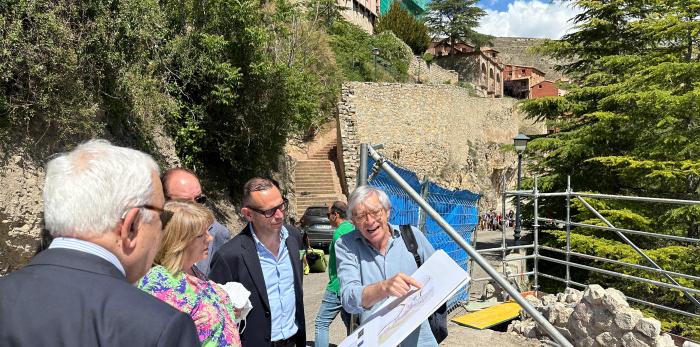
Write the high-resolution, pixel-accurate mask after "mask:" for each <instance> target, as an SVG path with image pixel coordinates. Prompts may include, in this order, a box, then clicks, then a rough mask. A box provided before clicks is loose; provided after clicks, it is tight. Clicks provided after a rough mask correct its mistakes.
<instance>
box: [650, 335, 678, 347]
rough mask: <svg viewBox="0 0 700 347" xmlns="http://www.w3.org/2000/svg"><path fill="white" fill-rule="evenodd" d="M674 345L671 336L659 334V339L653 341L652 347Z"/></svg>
mask: <svg viewBox="0 0 700 347" xmlns="http://www.w3.org/2000/svg"><path fill="white" fill-rule="evenodd" d="M675 346H676V344H675V343H674V342H673V339H672V338H671V335H669V334H661V335H660V336H659V337H657V338H656V339H654V343H653V347H675Z"/></svg>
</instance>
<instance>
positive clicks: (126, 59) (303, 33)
mask: <svg viewBox="0 0 700 347" xmlns="http://www.w3.org/2000/svg"><path fill="white" fill-rule="evenodd" d="M324 11H325V10H324ZM326 12H328V11H325V12H324V14H323V16H316V17H315V18H316V19H313V20H309V19H308V18H309V17H312V16H309V15H308V13H305V12H304V11H303V9H302V8H300V7H299V5H294V4H290V3H289V2H287V1H285V0H273V1H265V2H262V1H258V0H252V1H244V2H237V1H226V0H212V1H206V2H201V1H195V0H187V1H173V0H164V1H155V0H124V1H119V2H99V1H98V2H90V1H88V2H80V1H79V2H62V1H58V2H56V1H47V0H42V1H27V0H17V1H12V2H11V4H10V3H7V2H4V3H2V4H0V21H1V22H2V23H3V35H0V47H3V48H2V49H0V136H1V137H2V140H4V141H2V143H5V144H7V143H12V141H8V139H9V138H20V139H24V138H27V137H29V138H30V139H33V141H32V142H41V141H43V142H44V143H50V144H51V146H48V149H47V150H46V152H55V151H59V150H63V149H64V148H65V147H70V146H72V145H74V144H76V143H78V142H81V141H83V140H85V139H88V138H91V137H97V136H99V137H107V138H110V139H112V140H113V141H115V142H117V143H120V144H122V145H129V146H132V147H137V148H140V149H144V150H149V149H151V148H153V146H152V144H151V142H152V141H153V140H152V137H153V136H152V135H151V134H152V128H153V127H154V126H155V125H158V126H160V125H161V124H163V123H165V124H166V125H167V130H168V131H169V132H170V133H171V134H172V135H173V137H174V138H175V145H176V148H177V151H178V154H179V156H180V158H181V159H182V161H183V163H184V164H185V165H188V166H190V167H193V168H195V169H201V168H208V169H213V168H216V170H218V171H220V172H221V173H222V175H221V176H219V178H221V179H222V180H224V181H225V182H226V184H227V185H231V186H235V185H238V184H239V183H241V181H244V180H246V179H247V178H248V177H250V176H252V175H264V174H267V173H268V171H269V170H270V169H272V168H274V166H275V163H276V162H277V159H278V155H279V154H280V153H281V152H282V147H283V145H284V143H285V142H286V140H287V138H288V137H290V136H296V135H303V134H305V133H306V132H307V131H309V130H312V129H313V128H315V127H317V126H318V125H319V124H320V123H321V122H323V120H325V119H328V118H329V117H330V116H331V114H332V112H333V110H334V108H335V103H336V99H337V97H338V94H339V90H340V79H341V73H340V71H339V70H338V68H337V65H336V63H335V58H334V54H333V52H332V51H331V49H330V46H329V43H328V42H329V40H328V36H327V34H325V32H324V31H323V30H322V25H323V24H324V23H321V22H322V21H326V19H329V18H331V17H332V16H333V14H332V13H326ZM329 16H330V17H329ZM37 43H41V44H37Z"/></svg>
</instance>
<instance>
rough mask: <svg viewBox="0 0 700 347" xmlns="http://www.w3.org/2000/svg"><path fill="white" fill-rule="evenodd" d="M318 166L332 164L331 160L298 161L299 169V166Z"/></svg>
mask: <svg viewBox="0 0 700 347" xmlns="http://www.w3.org/2000/svg"><path fill="white" fill-rule="evenodd" d="M317 164H326V165H328V164H330V160H327V159H304V160H298V161H297V167H298V166H304V165H317Z"/></svg>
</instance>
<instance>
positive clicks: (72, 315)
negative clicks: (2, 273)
mask: <svg viewBox="0 0 700 347" xmlns="http://www.w3.org/2000/svg"><path fill="white" fill-rule="evenodd" d="M43 197H44V220H45V227H46V229H47V230H48V231H49V232H50V233H51V235H52V236H53V237H54V240H53V242H52V243H51V245H50V246H49V248H48V249H47V250H45V251H42V252H41V253H39V254H38V255H37V256H35V257H34V259H33V260H32V261H31V262H30V263H29V264H28V265H27V266H25V267H24V268H22V269H20V270H18V271H15V272H13V273H11V274H9V275H8V276H6V277H3V278H0V322H2V324H0V344H2V345H4V346H56V345H60V346H199V339H198V338H197V332H196V330H195V326H194V323H193V322H192V319H191V318H190V317H189V316H188V315H187V314H185V313H182V312H180V311H178V310H176V309H174V308H172V307H171V306H170V305H168V304H166V303H164V302H162V301H160V300H158V299H156V298H154V297H152V296H151V295H148V294H147V293H145V292H143V291H141V290H139V289H137V288H136V287H135V286H133V283H135V282H136V281H137V280H138V279H139V278H140V277H141V276H143V275H144V274H145V273H146V272H147V271H148V269H149V268H150V267H151V265H152V263H153V258H154V257H155V255H156V253H157V252H158V248H159V246H160V241H161V236H162V235H161V233H162V225H163V223H166V222H167V219H168V218H169V215H168V214H167V213H166V212H165V211H164V210H163V203H164V198H163V189H162V187H161V184H160V180H159V178H158V165H156V163H155V162H154V161H153V159H151V157H150V156H148V155H146V154H144V153H141V152H139V151H136V150H133V149H128V148H123V147H117V146H113V145H111V144H110V143H109V142H107V141H102V140H94V141H89V142H87V143H84V144H81V145H79V146H77V147H76V148H75V149H74V150H73V151H71V152H68V153H63V154H60V155H59V156H57V157H56V158H54V159H52V160H51V161H50V162H49V163H48V165H47V166H46V181H45V183H44V196H43Z"/></svg>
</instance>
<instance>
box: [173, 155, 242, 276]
mask: <svg viewBox="0 0 700 347" xmlns="http://www.w3.org/2000/svg"><path fill="white" fill-rule="evenodd" d="M161 180H162V182H163V190H164V192H165V198H166V199H168V200H189V201H194V202H196V203H198V204H202V205H204V203H206V201H207V197H206V195H204V194H202V185H201V184H200V183H199V179H198V178H197V175H195V174H194V172H192V171H190V170H187V169H185V168H181V167H177V168H173V169H170V170H168V171H166V172H165V173H164V174H163V176H162V178H161ZM209 234H210V235H211V237H212V238H213V239H214V240H213V241H212V242H210V243H209V255H208V256H207V257H206V258H204V259H202V260H200V261H198V262H197V268H199V270H201V271H202V272H203V273H204V274H205V275H208V274H209V265H210V263H211V257H212V256H214V253H216V251H218V250H219V248H221V246H223V245H224V243H226V241H228V240H229V239H230V238H231V232H230V231H229V230H228V228H226V227H225V226H223V225H222V224H221V223H219V222H217V221H216V220H214V222H213V223H212V224H211V225H210V226H209Z"/></svg>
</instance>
